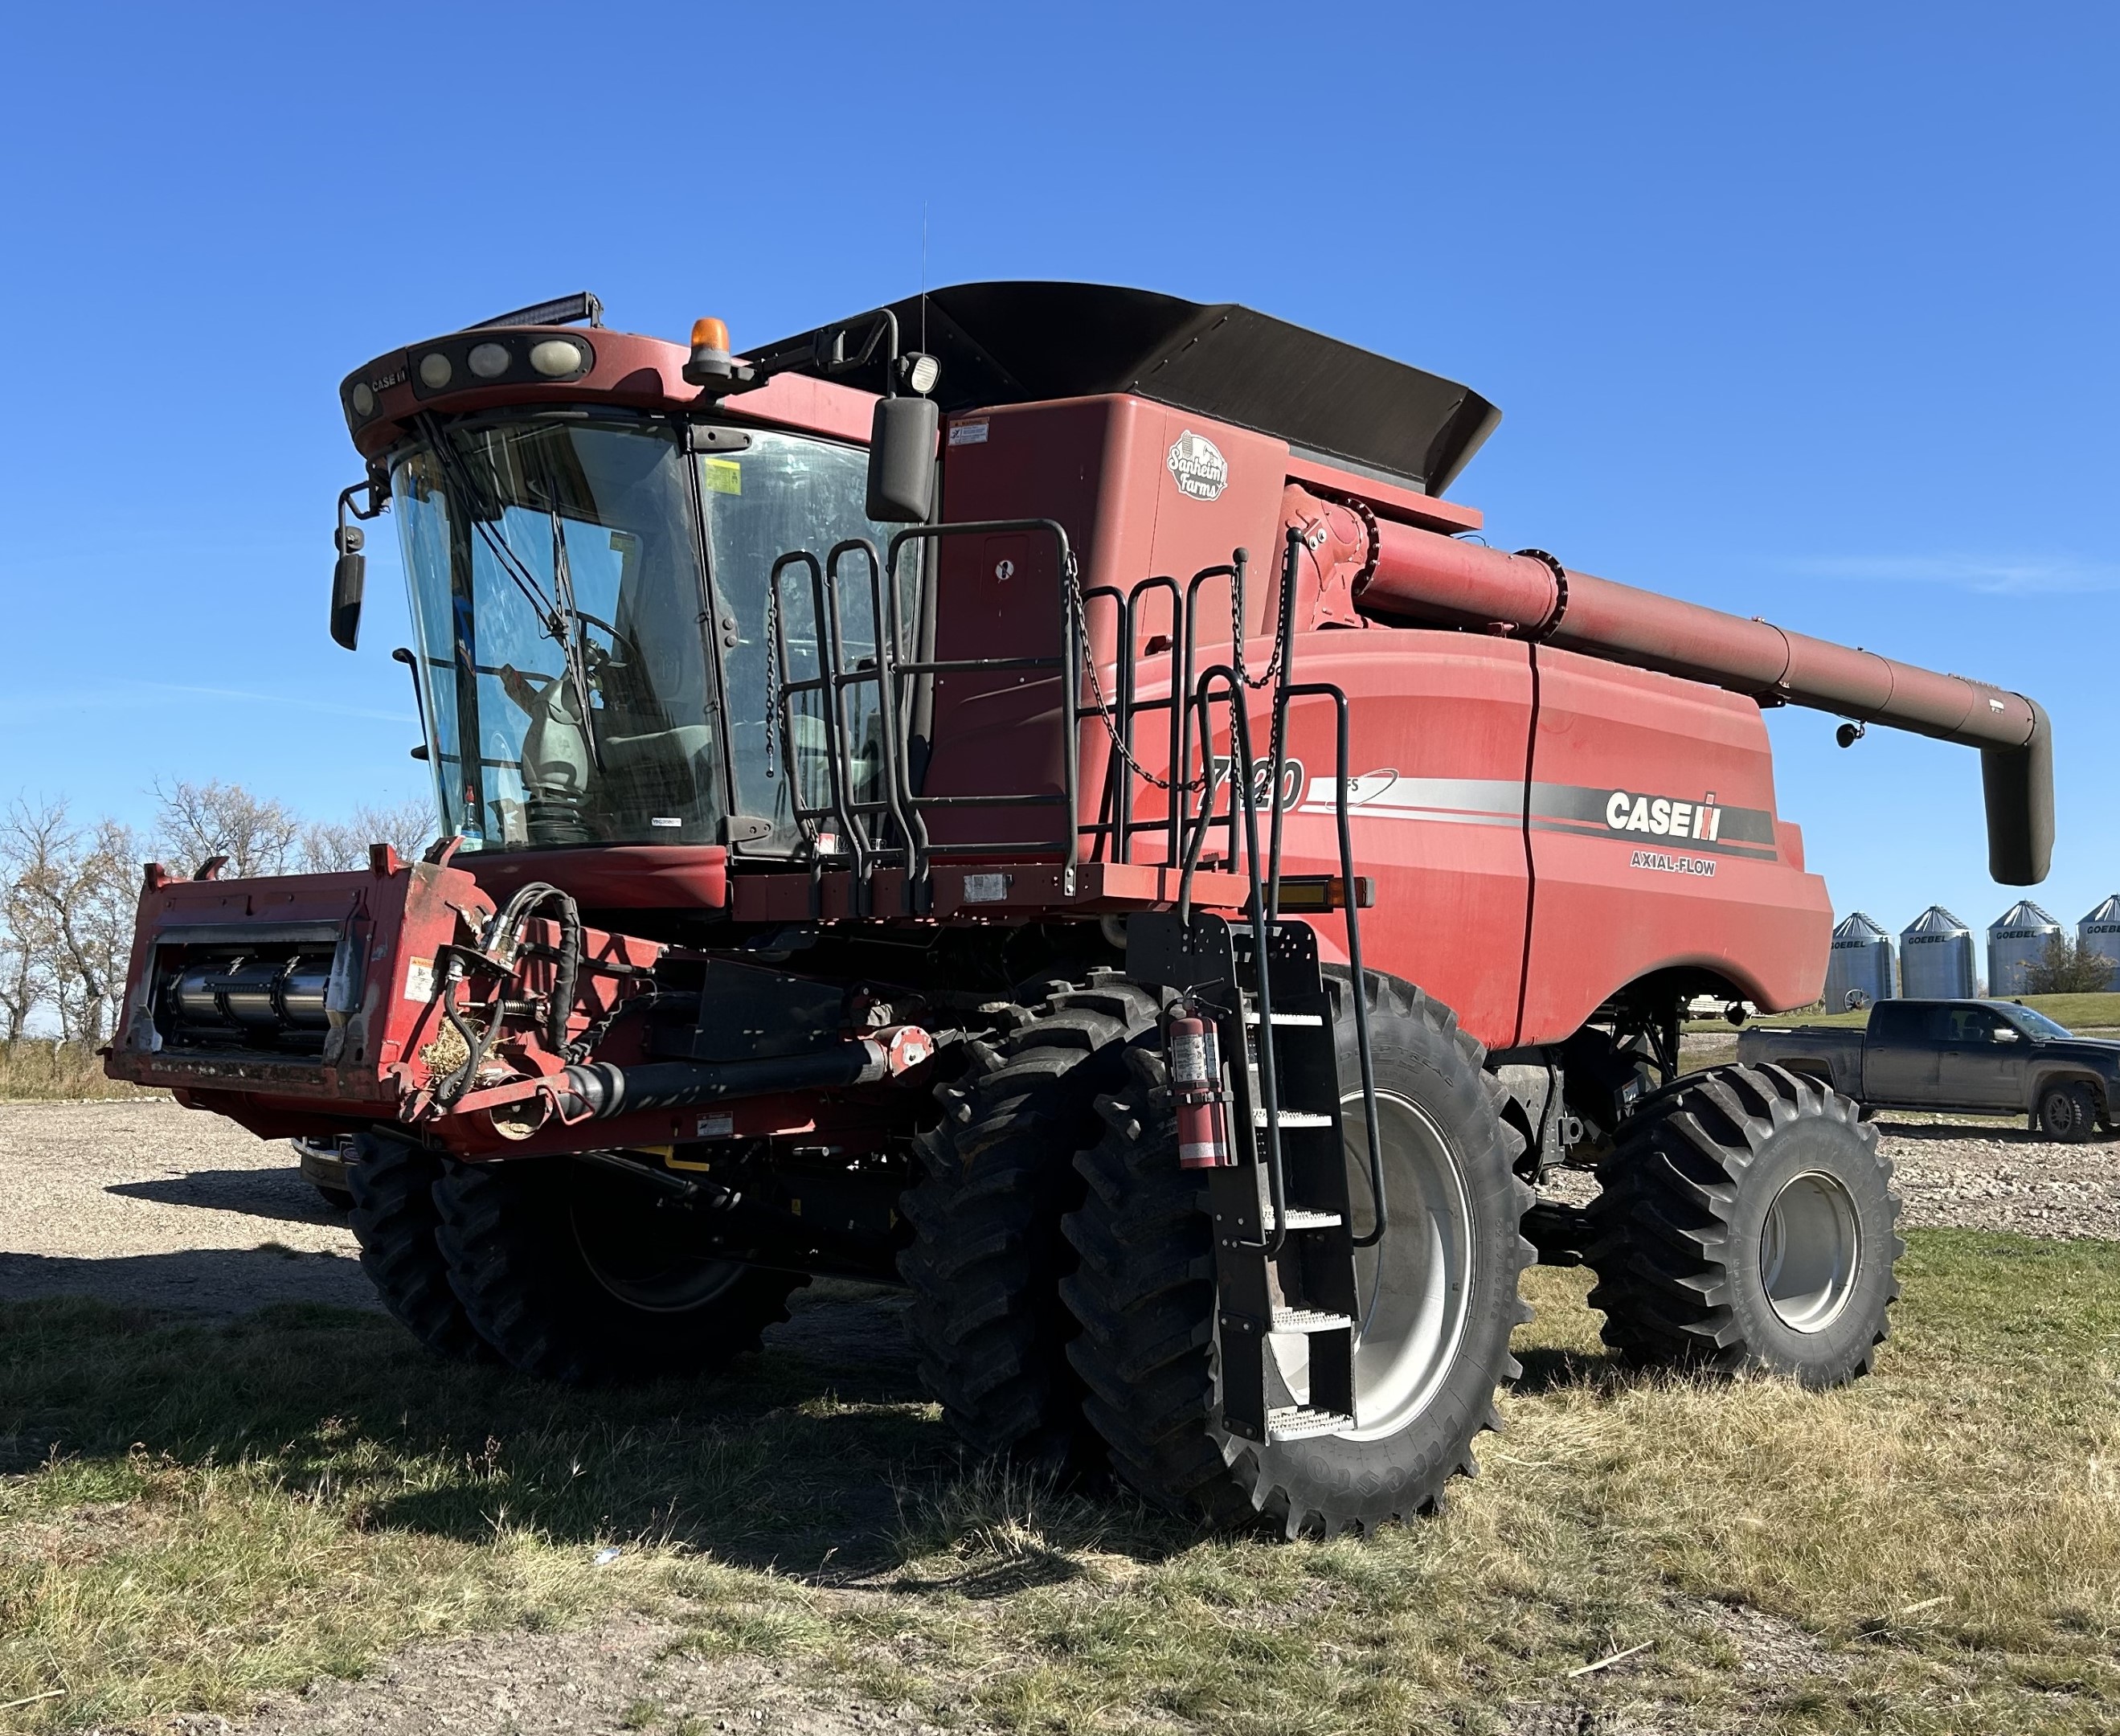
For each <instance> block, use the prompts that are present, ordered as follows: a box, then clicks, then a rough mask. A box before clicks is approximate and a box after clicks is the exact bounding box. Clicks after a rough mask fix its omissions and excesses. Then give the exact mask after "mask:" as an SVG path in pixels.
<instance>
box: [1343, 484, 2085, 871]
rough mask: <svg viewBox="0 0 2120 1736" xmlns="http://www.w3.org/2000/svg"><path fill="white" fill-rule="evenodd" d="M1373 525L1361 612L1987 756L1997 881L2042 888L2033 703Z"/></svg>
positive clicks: (2042, 811)
mask: <svg viewBox="0 0 2120 1736" xmlns="http://www.w3.org/2000/svg"><path fill="white" fill-rule="evenodd" d="M1366 523H1367V524H1368V526H1369V536H1370V538H1372V539H1373V540H1372V545H1371V549H1370V557H1371V558H1370V561H1369V566H1370V570H1369V574H1368V575H1367V577H1366V578H1365V579H1363V580H1362V581H1361V582H1360V584H1359V585H1358V587H1357V589H1356V590H1355V606H1356V607H1358V608H1359V609H1360V610H1361V611H1362V612H1364V613H1365V614H1369V615H1376V616H1381V617H1390V618H1392V619H1406V618H1408V617H1411V618H1413V619H1416V620H1423V621H1438V622H1443V623H1447V624H1449V625H1451V626H1489V627H1500V628H1502V629H1504V630H1505V631H1509V632H1510V633H1513V634H1514V635H1518V636H1519V637H1522V638H1524V639H1527V640H1532V641H1533V642H1534V643H1537V644H1541V645H1557V646H1559V647H1560V648H1561V649H1564V650H1569V651H1578V652H1581V653H1583V654H1584V655H1586V656H1590V657H1599V658H1603V659H1607V660H1608V661H1610V662H1613V663H1629V664H1632V665H1633V666H1634V667H1635V668H1643V669H1657V670H1661V671H1662V672H1663V673H1665V674H1667V675H1677V676H1683V677H1686V678H1688V679H1690V680H1693V681H1700V682H1710V683H1712V684H1713V685H1714V686H1719V687H1727V688H1729V689H1730V690H1732V691H1734V692H1738V693H1743V694H1747V695H1750V696H1752V697H1753V698H1755V699H1757V700H1762V701H1764V702H1768V703H1774V704H1781V705H1806V706H1809V707H1811V708H1812V709H1813V710H1820V711H1830V712H1834V713H1835V714H1838V715H1839V716H1842V717H1846V718H1852V719H1856V720H1857V721H1858V722H1861V723H1863V724H1885V725H1888V726H1890V728H1895V729H1905V730H1909V731H1911V732H1913V733H1914V734H1917V735H1927V736H1933V737H1934V738H1936V739H1937V740H1938V741H1944V742H1957V743H1959V744H1960V746H1962V747H1977V748H1978V749H1979V750H1980V772H1981V784H1982V786H1983V793H1984V794H1985V796H1986V799H1987V871H1988V873H1990V874H1992V876H1993V877H1995V879H1997V881H1999V882H2001V883H2002V884H2003V885H2005V886H2034V885H2037V884H2038V883H2039V882H2040V881H2042V880H2043V879H2045V878H2046V876H2047V869H2048V865H2049V864H2050V863H2051V861H2052V859H2053V738H2052V734H2051V732H2050V730H2049V728H2048V724H2047V714H2046V713H2045V712H2044V711H2043V710H2041V709H2040V707H2039V702H2038V701H2037V700H2031V699H2028V698H2026V697H2025V696H2024V695H2023V694H2021V693H2011V692H2006V691H2004V690H2002V689H2001V688H1999V687H1991V686H1987V684H1986V683H1984V682H1975V681H1969V680H1967V679H1966V678H1965V677H1963V676H1958V675H1941V674H1938V673H1936V671H1934V670H1932V669H1920V668H1915V667H1914V666H1913V665H1912V664H1911V663H1898V662H1895V661H1894V660H1893V659H1890V658H1889V657H1880V656H1878V655H1877V654H1876V652H1874V651H1865V650H1862V649H1859V648H1857V647H1856V646H1853V645H1834V644H1832V643H1831V642H1829V640H1822V639H1812V638H1810V637H1808V636H1806V635H1804V634H1802V633H1792V632H1789V631H1787V630H1785V629H1783V628H1781V627H1778V626H1774V624H1773V623H1772V622H1770V621H1759V620H1752V621H1746V620H1744V619H1742V618H1741V617H1738V616H1736V615H1726V614H1724V613H1723V612H1722V611H1721V610H1719V609H1710V608H1704V607H1701V606H1700V605H1699V603H1683V602H1681V601H1680V600H1679V599H1677V598H1673V597H1661V596H1658V595H1657V594H1656V593H1653V592H1651V591H1643V590H1637V589H1635V588H1634V586H1632V585H1628V584H1617V583H1616V582H1615V581H1613V580H1612V579H1599V578H1597V577H1595V576H1594V575H1592V574H1589V573H1578V572H1575V571H1574V570H1570V569H1568V568H1566V567H1564V566H1563V565H1561V564H1560V561H1556V560H1555V559H1554V558H1553V556H1550V555H1548V554H1546V553H1544V552H1541V551H1539V550H1537V549H1527V550H1526V551H1524V552H1523V553H1521V554H1514V555H1509V554H1504V553H1503V552H1501V551H1500V550H1499V549H1494V548H1489V547H1485V546H1484V545H1483V544H1481V543H1476V542H1458V541H1457V540H1455V539H1453V538H1449V537H1445V536H1441V535H1439V534H1437V533H1434V532H1432V531H1425V530H1417V529H1415V528H1412V527H1411V526H1409V525H1404V524H1393V523H1392V522H1391V521H1390V520H1388V519H1367V520H1366Z"/></svg>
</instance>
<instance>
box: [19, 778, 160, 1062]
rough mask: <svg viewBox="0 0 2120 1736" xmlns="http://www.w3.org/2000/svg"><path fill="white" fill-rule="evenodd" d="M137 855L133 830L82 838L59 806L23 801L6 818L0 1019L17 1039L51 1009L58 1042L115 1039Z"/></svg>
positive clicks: (108, 829)
mask: <svg viewBox="0 0 2120 1736" xmlns="http://www.w3.org/2000/svg"><path fill="white" fill-rule="evenodd" d="M138 854H139V844H138V840H137V839H136V838H135V837H134V836H133V835H132V831H130V829H129V828H128V827H126V826H121V825H119V823H118V822H117V821H114V820H103V821H98V822H97V824H96V825H95V826H94V827H93V828H92V829H90V830H83V829H82V828H81V827H80V826H76V825H75V824H74V823H73V819H72V815H71V814H70V813H69V812H68V811H67V805H66V803H63V802H47V803H41V804H40V805H38V806H35V807H32V806H30V804H29V803H26V802H24V801H21V800H19V799H18V800H17V801H16V803H14V805H13V806H12V807H10V808H9V809H8V811H7V817H6V819H5V821H4V823H0V863H4V865H5V868H6V870H7V891H6V900H5V903H6V910H7V929H8V933H9V935H10V937H11V942H12V947H13V948H14V951H13V952H12V954H11V956H8V958H7V961H6V962H7V969H8V975H9V980H8V981H7V984H6V986H5V988H4V989H0V1017H4V1018H5V1019H6V1021H7V1026H8V1030H7V1035H8V1036H9V1037H10V1038H11V1039H12V1038H13V1037H16V1036H21V1034H22V1027H23V1026H25V1025H26V1023H27V1022H28V1021H29V1018H30V1015H31V1013H32V1012H35V1010H36V1009H37V1008H39V1007H40V1006H45V1005H49V1006H50V1007H51V1008H53V1011H54V1012H56V1014H57V1015H58V1026H59V1036H60V1037H61V1038H62V1040H67V1041H72V1042H81V1043H100V1042H101V1041H102V1040H104V1038H105V1036H108V1035H109V1024H110V1021H111V1017H112V1015H113V1012H114V1008H113V1002H114V998H115V997H116V996H117V994H119V991H120V990H121V989H123V985H124V984H123V979H124V972H125V963H126V955H127V952H128V950H129V948H130V947H131V945H132V916H133V907H134V901H135V900H134V894H135V890H136V880H135V876H136V873H137V869H136V868H135V867H134V863H135V861H136V859H137V857H138Z"/></svg>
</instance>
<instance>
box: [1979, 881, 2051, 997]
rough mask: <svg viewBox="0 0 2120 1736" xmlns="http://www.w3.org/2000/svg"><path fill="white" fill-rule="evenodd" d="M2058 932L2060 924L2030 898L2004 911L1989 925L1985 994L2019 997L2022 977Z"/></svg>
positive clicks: (2022, 987) (2022, 981) (2022, 991)
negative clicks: (2016, 995) (2015, 995)
mask: <svg viewBox="0 0 2120 1736" xmlns="http://www.w3.org/2000/svg"><path fill="white" fill-rule="evenodd" d="M2060 933H2061V924H2059V923H2057V922H2056V921H2055V920H2054V919H2053V917H2051V916H2049V915H2048V914H2047V913H2046V912H2045V911H2044V910H2041V909H2040V908H2039V905H2035V904H2034V903H2033V902H2032V901H2031V900H2030V899H2029V898H2020V899H2019V900H2018V901H2016V902H2015V904H2013V905H2011V906H2010V908H2009V909H2008V910H2005V911H2003V913H2002V914H2001V915H2000V916H1998V917H1997V918H1996V919H1994V921H1992V923H1990V924H1988V925H1987V992H1988V993H1989V994H2023V993H2024V992H2025V974H2026V973H2027V972H2028V971H2029V970H2030V969H2031V967H2032V966H2034V965H2036V964H2037V963H2039V961H2040V960H2041V959H2042V958H2043V957H2045V956H2046V950H2047V943H2048V942H2049V941H2051V940H2053V939H2055V938H2057V937H2058V936H2059V934H2060Z"/></svg>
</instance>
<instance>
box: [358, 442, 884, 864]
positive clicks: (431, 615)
mask: <svg viewBox="0 0 2120 1736" xmlns="http://www.w3.org/2000/svg"><path fill="white" fill-rule="evenodd" d="M428 435H429V438H428V440H426V442H425V444H421V445H420V446H417V447H416V448H413V449H411V450H409V451H408V452H407V453H405V454H402V455H401V456H400V458H398V461H397V463H396V466H395V468H394V471H393V485H392V486H393V500H394V503H395V507H396V510H397V513H398V521H399V532H400V535H401V538H402V542H403V546H404V552H405V568H406V573H407V582H408V583H409V584H410V586H411V602H412V615H413V620H414V624H415V631H416V635H417V639H418V646H419V650H418V667H419V669H420V673H421V684H422V688H423V692H424V696H425V705H426V707H427V718H428V724H429V730H430V739H431V742H432V744H433V745H432V747H431V748H430V752H433V753H434V754H435V780H436V783H437V785H438V787H439V792H440V797H441V806H442V813H443V817H444V824H445V826H446V828H447V829H448V830H449V831H456V832H459V833H461V834H462V835H463V838H464V841H465V846H466V847H467V848H469V849H517V848H521V847H523V846H534V845H570V844H575V845H579V844H598V843H639V844H705V843H718V842H721V841H723V839H724V836H725V835H733V836H734V837H735V838H737V839H738V840H742V843H743V845H744V847H745V848H746V849H747V850H749V851H751V852H752V853H768V854H769V853H774V852H785V851H787V850H789V849H793V848H794V847H795V846H796V845H797V843H798V841H799V838H798V832H797V826H796V823H795V817H794V814H793V807H794V806H795V802H794V794H795V793H794V792H793V791H792V790H791V789H790V788H789V779H788V767H789V765H790V764H791V762H792V764H793V766H794V768H795V771H796V774H797V777H799V779H800V780H801V783H802V790H801V798H802V804H803V805H805V806H806V807H811V808H813V809H814V808H817V807H822V806H823V805H824V804H825V800H826V787H827V783H828V780H827V778H826V775H825V756H824V752H823V749H824V742H825V732H824V720H823V714H822V712H821V709H820V705H819V698H818V696H817V695H816V693H814V692H810V693H804V692H800V691H798V692H797V693H795V694H793V695H792V696H789V700H788V705H787V706H786V712H787V715H786V716H785V717H784V718H783V715H782V706H781V705H780V703H779V691H778V689H779V662H778V659H777V658H776V657H775V655H774V647H773V638H774V631H775V625H776V623H775V621H774V616H775V614H776V613H777V614H778V616H779V621H778V628H779V632H780V634H781V636H782V637H783V639H784V640H785V643H786V647H787V657H788V679H790V680H791V681H795V682H800V681H802V680H804V679H806V678H807V677H813V676H815V675H816V673H817V624H816V619H815V618H814V617H815V616H816V609H815V607H814V603H813V600H812V595H811V584H810V580H809V576H808V573H807V568H805V567H803V566H802V565H796V566H793V567H791V568H790V569H788V570H787V571H786V572H785V574H784V575H783V581H782V584H781V587H780V596H781V602H780V604H779V607H778V608H777V610H776V609H775V608H774V607H773V606H772V605H771V603H770V601H769V592H770V590H771V586H770V584H769V578H770V575H771V573H772V570H773V566H774V562H775V561H777V560H779V557H780V556H782V555H783V554H786V553H788V552H789V551H791V550H795V549H808V550H811V551H812V552H815V553H816V556H818V557H819V559H820V560H823V559H825V557H826V556H828V554H829V552H830V550H831V549H832V548H833V547H835V546H836V545H837V544H839V543H840V542H844V541H845V540H847V539H848V538H867V539H868V540H869V541H870V542H872V543H874V544H876V546H878V547H881V546H882V545H883V544H884V543H885V542H886V538H887V537H888V534H889V532H888V528H887V527H884V526H880V525H876V524H872V523H871V522H870V521H869V519H867V516H866V515H865V506H866V489H867V461H866V457H865V454H863V453H862V452H861V451H860V450H859V449H858V448H854V447H851V446H841V445H835V444H831V443H830V442H829V441H825V440H815V439H811V438H810V437H808V436H807V435H794V434H783V433H779V432H774V431H768V430H763V429H760V430H746V431H739V432H737V435H736V437H735V438H733V439H731V438H723V439H721V440H718V441H717V444H716V449H715V450H714V451H713V452H711V453H709V454H694V453H691V452H689V451H688V450H687V449H686V444H687V443H686V439H685V436H684V431H683V430H682V428H681V426H676V425H673V424H672V423H670V422H667V421H661V420H651V419H649V418H647V417H640V418H637V419H636V418H627V417H598V418H593V419H592V418H589V417H583V416H581V415H579V414H578V413H577V414H573V415H566V414H554V413H537V414H532V415H529V416H519V415H518V416H512V417H493V418H487V419H480V420H473V421H463V422H459V423H455V424H452V425H449V426H448V427H447V428H446V429H442V428H435V427H430V429H429V430H428ZM703 552H704V565H703V564H702V558H701V557H702V553H703ZM868 575H869V569H868V566H867V562H866V561H864V560H863V559H862V556H860V555H859V554H858V553H856V554H855V555H853V556H852V557H851V558H850V559H849V560H848V561H846V562H844V563H843V565H842V569H841V582H840V584H839V594H840V598H841V603H840V611H839V616H840V633H841V638H842V641H843V644H844V649H845V653H846V659H847V667H848V668H850V669H851V668H860V667H862V665H863V664H864V663H868V662H871V661H872V659H873V654H874V651H875V645H876V639H875V625H874V621H873V619H872V617H873V614H874V610H873V608H872V603H871V594H870V582H869V576H868ZM876 713H877V705H876V690H875V688H874V687H873V686H868V685H865V684H861V683H856V684H854V685H853V686H849V687H848V690H847V691H846V693H845V696H844V714H845V720H846V724H847V727H848V733H849V742H850V747H851V751H852V757H853V762H854V763H853V775H854V789H853V791H852V792H851V794H853V795H854V796H855V798H857V799H863V798H867V797H868V796H870V795H872V794H873V793H874V775H875V770H876V765H875V762H876V759H877V756H878V742H877V735H878V728H879V724H878V718H877V714H876ZM731 786H733V789H734V799H733V800H732V799H731V798H730V795H729V794H728V792H729V790H730V788H731ZM732 813H734V814H737V815H740V816H742V817H743V820H742V823H740V824H737V825H733V826H729V827H728V830H727V833H726V834H725V831H724V822H725V821H727V820H728V817H729V816H730V815H731V814H732Z"/></svg>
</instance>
